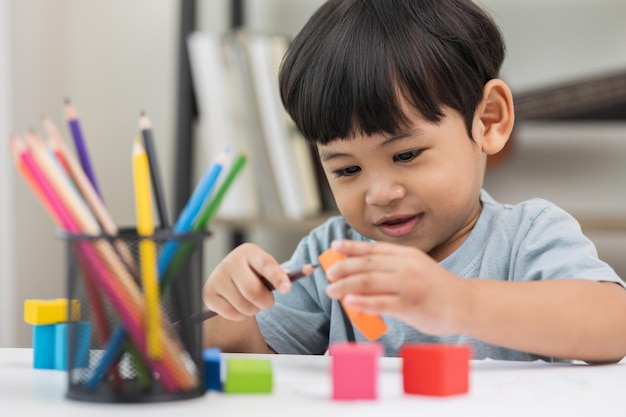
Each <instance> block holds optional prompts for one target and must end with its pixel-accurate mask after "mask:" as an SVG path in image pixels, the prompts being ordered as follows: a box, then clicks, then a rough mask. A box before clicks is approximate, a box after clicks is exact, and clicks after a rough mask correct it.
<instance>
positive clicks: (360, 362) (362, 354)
mask: <svg viewBox="0 0 626 417" xmlns="http://www.w3.org/2000/svg"><path fill="white" fill-rule="evenodd" d="M329 354H330V356H331V357H332V382H333V396H332V398H333V399H334V400H359V399H367V400H371V399H376V398H377V396H378V358H379V357H380V356H381V354H382V346H381V345H380V344H378V343H336V344H333V345H331V346H330V349H329Z"/></svg>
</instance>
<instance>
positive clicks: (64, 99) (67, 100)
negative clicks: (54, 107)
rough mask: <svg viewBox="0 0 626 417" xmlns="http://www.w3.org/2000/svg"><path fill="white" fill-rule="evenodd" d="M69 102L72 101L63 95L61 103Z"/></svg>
mask: <svg viewBox="0 0 626 417" xmlns="http://www.w3.org/2000/svg"><path fill="white" fill-rule="evenodd" d="M71 102H72V101H71V100H70V98H69V97H68V96H65V97H64V98H63V103H65V104H70V103H71Z"/></svg>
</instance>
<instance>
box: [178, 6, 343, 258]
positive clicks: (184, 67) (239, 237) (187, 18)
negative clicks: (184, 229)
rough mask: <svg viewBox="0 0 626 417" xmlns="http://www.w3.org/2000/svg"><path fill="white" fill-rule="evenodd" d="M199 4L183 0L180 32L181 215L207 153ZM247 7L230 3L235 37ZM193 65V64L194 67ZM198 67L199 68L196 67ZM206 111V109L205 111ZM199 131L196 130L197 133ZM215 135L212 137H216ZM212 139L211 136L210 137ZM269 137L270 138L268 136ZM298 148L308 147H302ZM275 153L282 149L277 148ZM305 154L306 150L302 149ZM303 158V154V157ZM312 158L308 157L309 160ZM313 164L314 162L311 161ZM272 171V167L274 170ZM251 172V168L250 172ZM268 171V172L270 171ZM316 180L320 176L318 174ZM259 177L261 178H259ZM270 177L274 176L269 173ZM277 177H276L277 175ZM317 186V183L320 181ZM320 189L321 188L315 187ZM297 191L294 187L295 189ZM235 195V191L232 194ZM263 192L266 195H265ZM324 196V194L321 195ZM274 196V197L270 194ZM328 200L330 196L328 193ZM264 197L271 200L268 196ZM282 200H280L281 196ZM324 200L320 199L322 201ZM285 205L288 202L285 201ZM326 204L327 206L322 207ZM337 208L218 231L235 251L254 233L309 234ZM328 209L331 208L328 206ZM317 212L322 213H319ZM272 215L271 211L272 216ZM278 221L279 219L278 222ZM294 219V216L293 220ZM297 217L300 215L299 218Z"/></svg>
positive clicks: (220, 222)
mask: <svg viewBox="0 0 626 417" xmlns="http://www.w3.org/2000/svg"><path fill="white" fill-rule="evenodd" d="M198 6H199V3H198V2H197V0H183V1H181V3H180V8H181V13H180V29H179V35H178V36H179V41H178V45H179V56H178V60H179V62H178V81H177V84H178V89H177V90H178V106H177V109H178V110H177V111H178V114H177V129H176V132H177V134H176V137H177V139H178V146H177V154H176V181H175V184H176V194H175V210H176V212H177V213H179V212H180V211H181V210H182V208H183V206H184V204H185V202H186V201H187V199H188V197H189V196H190V194H191V191H192V184H193V182H194V165H198V164H197V163H196V162H195V161H194V159H195V158H194V154H195V153H196V152H204V151H205V149H199V144H198V142H197V140H198V135H199V131H201V130H202V129H203V127H206V124H207V123H204V126H203V125H202V123H201V121H202V117H203V115H202V112H203V106H204V107H206V100H205V99H204V98H203V97H202V96H199V92H198V90H196V89H195V88H194V81H196V80H194V60H193V53H190V50H189V44H188V39H189V37H190V36H191V37H193V36H194V33H195V32H197V31H199V30H200V29H201V28H199V27H198V26H199V25H198V21H197V14H198V13H199V10H198ZM245 6H246V3H245V0H230V1H229V3H228V8H229V10H228V12H229V22H228V26H227V29H228V30H229V31H230V32H232V33H235V32H236V31H238V30H239V29H245V24H244V20H245V19H244V16H245V15H246V10H245V9H246V7H245ZM190 62H191V64H190ZM196 65H197V64H196ZM280 109H282V106H280ZM205 111H206V108H205ZM194 128H195V129H194ZM216 136H220V135H216V134H215V132H214V134H213V135H212V137H216ZM210 137H211V136H210ZM266 137H267V135H266ZM298 145H303V146H307V147H308V145H305V143H304V142H303V141H302V143H298ZM274 149H280V148H277V147H276V146H274ZM300 151H302V149H300ZM301 155H302V154H301ZM306 158H308V157H306ZM309 162H310V161H309ZM270 167H271V166H270ZM248 169H250V168H248ZM266 169H268V168H266ZM315 172H316V176H319V175H320V172H319V171H318V170H317V171H315ZM255 175H258V174H255ZM267 175H268V176H269V175H271V174H270V173H269V172H268V173H267ZM274 177H276V173H274ZM316 182H317V181H316ZM314 187H315V188H317V187H318V185H317V184H314ZM292 189H293V186H292ZM232 192H234V190H233V191H231V193H232ZM262 192H263V191H262ZM320 192H321V191H320ZM270 195H271V194H270ZM324 195H325V196H326V195H327V193H324ZM263 197H265V198H266V200H267V199H268V198H267V197H266V195H264V196H263ZM279 197H280V196H279ZM321 199H322V196H321V195H320V198H319V200H320V201H322V200H321ZM282 201H283V205H284V201H285V198H284V197H283V199H282ZM322 204H324V203H322ZM333 206H334V204H331V205H330V207H331V209H330V210H322V211H321V212H319V213H316V214H315V215H306V216H302V220H300V219H290V218H289V216H288V215H285V213H283V215H280V216H272V218H267V217H266V216H265V214H264V213H262V214H260V215H253V216H245V215H243V216H240V218H236V216H235V218H234V219H228V218H221V217H219V216H218V218H216V220H215V222H214V224H215V225H216V226H218V227H222V228H226V229H227V230H228V233H229V236H230V238H229V240H230V243H229V245H228V246H229V247H230V248H233V247H235V246H238V245H239V244H241V243H243V242H245V241H247V238H248V232H249V231H250V230H252V229H266V230H272V231H275V232H276V233H283V232H285V233H286V232H297V233H302V234H304V233H306V232H308V231H309V230H310V229H311V228H312V227H314V226H316V225H318V224H320V223H322V222H323V221H324V220H326V219H327V218H328V217H330V216H331V215H334V214H336V210H333V208H334V207H333ZM325 207H328V204H327V203H325ZM315 211H316V212H317V211H319V210H315ZM271 212H272V210H271V208H270V213H271ZM276 217H278V218H276ZM292 217H293V216H292ZM296 217H297V215H296Z"/></svg>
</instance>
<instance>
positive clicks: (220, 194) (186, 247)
mask: <svg viewBox="0 0 626 417" xmlns="http://www.w3.org/2000/svg"><path fill="white" fill-rule="evenodd" d="M247 161H248V156H247V154H246V153H243V152H240V153H238V154H237V155H236V156H235V159H234V160H233V163H232V164H231V166H230V168H229V169H228V173H227V174H226V177H225V178H224V181H222V182H221V183H220V185H219V187H218V189H217V191H216V192H215V194H214V195H213V196H212V197H211V199H210V200H209V201H208V202H207V203H206V204H205V205H204V207H203V208H202V210H201V211H200V213H199V214H198V216H197V217H196V219H195V220H194V222H193V225H192V228H191V231H192V232H203V231H205V230H206V228H207V226H208V225H209V223H210V222H211V220H212V219H213V217H214V216H215V214H216V213H217V211H218V209H219V207H220V205H221V204H222V201H223V200H224V197H225V196H226V193H227V192H228V190H229V189H230V187H231V185H232V184H233V182H234V181H235V179H237V176H238V175H239V174H240V173H241V171H242V170H243V168H244V166H245V165H246V162H247ZM194 247H195V244H193V243H190V242H185V243H183V244H182V245H181V247H180V248H179V249H178V251H177V252H176V255H174V258H173V260H172V262H171V263H170V264H169V265H168V267H167V270H166V272H165V274H164V275H163V277H162V278H161V291H163V289H164V288H167V287H168V286H169V285H170V283H171V281H172V280H173V279H174V277H175V276H176V274H178V271H179V270H180V268H181V267H182V265H183V264H184V263H185V262H186V261H187V259H188V257H189V255H190V254H191V252H192V250H193V249H194Z"/></svg>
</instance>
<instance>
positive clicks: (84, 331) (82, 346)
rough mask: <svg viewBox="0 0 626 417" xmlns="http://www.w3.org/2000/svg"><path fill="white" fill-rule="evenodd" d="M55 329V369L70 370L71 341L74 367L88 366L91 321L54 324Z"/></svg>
mask: <svg viewBox="0 0 626 417" xmlns="http://www.w3.org/2000/svg"><path fill="white" fill-rule="evenodd" d="M54 331H55V338H54V369H59V370H64V371H66V370H68V358H69V354H70V351H69V350H68V346H69V344H70V343H72V346H71V355H72V358H73V361H72V369H74V368H86V367H88V366H89V342H90V339H91V323H89V322H86V321H78V322H72V323H59V324H55V325H54Z"/></svg>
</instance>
